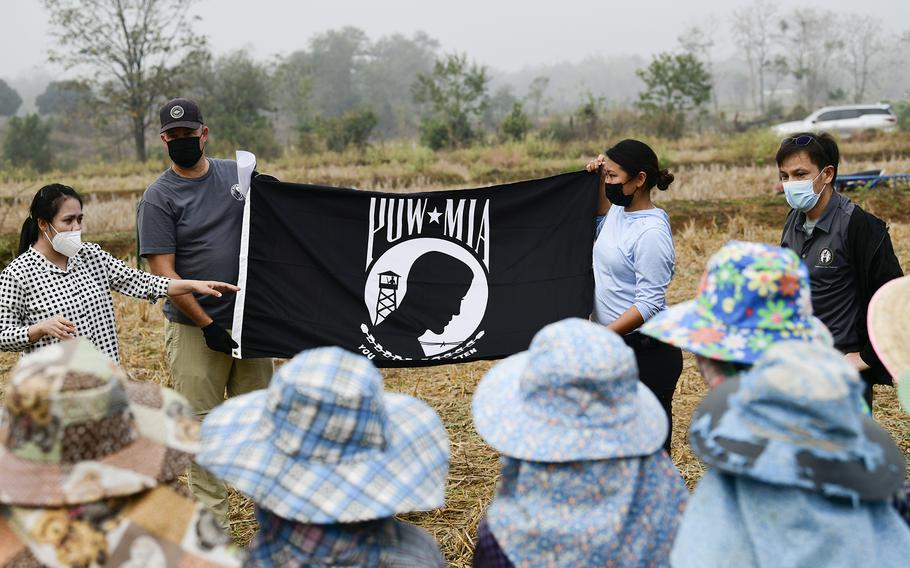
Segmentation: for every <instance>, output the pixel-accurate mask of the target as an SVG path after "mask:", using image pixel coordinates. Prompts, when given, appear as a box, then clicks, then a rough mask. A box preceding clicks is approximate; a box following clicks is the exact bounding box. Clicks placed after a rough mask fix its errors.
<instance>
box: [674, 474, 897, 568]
mask: <svg viewBox="0 0 910 568" xmlns="http://www.w3.org/2000/svg"><path fill="white" fill-rule="evenodd" d="M908 558H910V530H907V526H906V525H905V524H904V522H903V521H902V520H901V518H900V516H899V515H898V514H897V511H896V510H895V509H894V508H893V507H892V506H891V504H890V503H888V502H886V501H861V502H859V503H851V502H850V501H848V500H844V499H829V498H827V497H825V496H824V495H820V494H818V493H813V492H811V491H805V490H803V489H798V488H796V487H781V486H779V485H770V484H767V483H762V482H760V481H755V480H752V479H749V478H747V477H741V476H735V475H727V474H723V473H721V472H719V471H713V470H712V471H708V472H706V473H705V475H704V476H702V478H701V480H700V481H699V482H698V487H697V488H696V489H695V493H694V494H692V496H691V497H689V503H688V504H687V505H686V512H685V513H684V514H683V517H682V522H680V525H679V531H678V533H677V535H676V540H674V542H673V551H672V552H671V553H670V564H669V565H670V566H673V568H704V567H705V566H736V567H750V568H781V567H784V566H787V567H797V566H824V567H825V568H856V567H859V566H864V567H865V566H906V565H907V559H908Z"/></svg>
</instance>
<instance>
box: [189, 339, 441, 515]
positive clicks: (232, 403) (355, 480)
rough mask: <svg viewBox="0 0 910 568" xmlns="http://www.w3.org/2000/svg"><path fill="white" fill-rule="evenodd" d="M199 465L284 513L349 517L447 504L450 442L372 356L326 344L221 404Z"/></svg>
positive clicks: (209, 423) (205, 435)
mask: <svg viewBox="0 0 910 568" xmlns="http://www.w3.org/2000/svg"><path fill="white" fill-rule="evenodd" d="M196 461H197V462H198V463H199V464H200V465H201V466H203V467H205V468H206V469H208V470H209V471H211V472H212V473H213V474H215V475H217V476H218V477H221V478H222V479H224V480H225V481H227V482H228V483H230V484H231V485H233V486H235V487H236V488H237V489H238V490H240V491H241V492H243V493H245V494H246V495H248V496H249V497H250V498H251V499H252V500H253V501H254V502H255V503H256V504H257V505H259V506H260V507H262V508H264V509H267V510H268V511H271V512H272V513H274V514H275V515H278V516H279V517H281V518H284V519H288V520H292V521H298V522H302V523H313V524H331V523H348V522H358V521H367V520H373V519H381V518H385V517H391V516H393V515H396V514H399V513H409V512H413V511H425V510H429V509H435V508H437V507H441V506H442V505H443V501H444V498H443V492H444V488H445V479H446V474H447V473H448V468H449V441H448V437H447V435H446V431H445V428H444V427H443V425H442V421H441V420H440V419H439V416H438V415H437V414H436V412H435V411H434V410H433V409H432V408H430V407H429V406H427V404H426V403H424V402H422V401H420V400H418V399H416V398H414V397H411V396H407V395H403V394H397V393H388V392H383V388H382V376H381V375H380V374H379V371H378V370H377V369H376V367H374V366H373V364H372V363H370V362H369V360H367V359H366V358H365V357H361V356H360V355H355V354H353V353H350V352H347V351H344V350H343V349H340V348H338V347H324V348H319V349H312V350H309V351H304V352H303V353H300V354H298V355H297V356H296V357H294V358H293V359H292V360H291V361H289V362H288V363H286V364H284V365H283V366H282V367H281V368H280V369H279V370H278V371H277V372H276V373H275V376H273V377H272V382H271V384H270V385H269V388H268V389H263V390H259V391H255V392H252V393H249V394H245V395H242V396H238V397H235V398H232V399H230V400H228V401H227V402H225V403H224V404H222V405H221V406H219V407H217V408H216V409H215V410H213V411H212V412H211V413H210V414H209V415H208V416H207V417H206V419H205V421H204V422H203V424H202V451H201V452H200V453H199V454H198V455H197V456H196Z"/></svg>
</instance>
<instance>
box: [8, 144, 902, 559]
mask: <svg viewBox="0 0 910 568" xmlns="http://www.w3.org/2000/svg"><path fill="white" fill-rule="evenodd" d="M500 152H501V153H502V154H503V156H500V157H499V158H497V159H498V160H499V161H498V162H497V166H496V167H497V168H498V167H502V168H503V170H504V171H507V170H508V168H509V165H516V163H515V162H513V161H512V159H511V158H510V157H509V156H508V154H509V149H508V148H506V149H503V150H500ZM697 152H698V150H697V149H696V150H692V151H691V153H692V154H693V155H695V154H697ZM519 157H522V158H526V157H527V156H519ZM427 159H428V160H434V162H433V163H434V164H435V165H434V166H433V167H434V168H435V169H434V171H436V170H442V169H445V167H448V168H449V170H450V172H451V173H452V175H453V178H452V179H449V180H448V183H444V182H440V181H438V180H439V177H438V176H437V177H434V178H433V179H434V180H436V181H428V180H429V177H427V178H420V177H419V176H415V177H409V178H408V179H407V181H405V180H404V178H400V179H398V178H395V176H394V175H392V176H391V177H386V178H384V180H380V175H379V173H377V170H372V171H369V169H370V168H369V166H367V165H344V164H337V163H336V164H334V165H327V166H317V165H315V164H310V165H307V166H305V167H301V168H300V170H299V171H298V169H297V167H292V166H291V165H290V164H286V163H279V165H280V166H281V167H278V168H275V173H277V174H278V175H279V176H280V177H282V178H284V179H288V180H306V181H311V182H320V183H343V184H346V185H356V186H360V187H369V188H377V189H394V190H412V189H418V188H419V189H436V188H440V187H458V186H461V187H464V186H466V185H475V184H476V185H483V184H485V183H493V182H494V181H497V180H493V179H486V178H483V177H482V176H475V175H472V174H471V168H470V166H468V165H466V164H465V163H463V162H461V161H459V162H453V163H452V164H451V165H450V166H445V167H444V166H443V165H440V164H438V163H437V162H436V161H435V160H436V158H434V157H433V156H432V155H430V157H428V158H427ZM516 159H517V157H516ZM689 161H690V164H689V165H685V166H680V167H678V168H677V169H676V171H677V174H678V175H677V180H678V184H674V186H673V187H672V189H671V191H670V192H667V193H666V194H661V195H658V196H657V197H658V198H659V200H660V203H661V205H662V206H663V207H664V208H666V210H667V211H668V212H669V213H670V214H671V218H672V221H673V226H674V233H675V236H674V238H675V244H676V253H677V270H676V275H675V278H674V280H673V282H672V285H671V287H670V290H669V293H668V296H669V298H668V299H669V302H670V303H671V304H675V303H678V302H681V301H684V300H687V299H689V298H691V297H692V295H693V291H694V289H695V286H696V283H697V281H698V278H699V277H700V275H701V273H702V271H703V269H704V265H705V262H706V261H707V259H708V257H709V256H710V254H711V253H712V252H713V251H715V250H716V249H718V248H719V247H720V246H721V245H722V244H723V243H724V242H726V241H727V240H729V239H742V240H752V241H764V242H769V243H776V242H777V241H778V239H779V235H780V227H781V226H782V224H783V220H784V216H785V214H786V205H785V204H784V203H783V199H782V198H780V197H772V196H770V195H769V194H770V188H771V186H772V185H773V183H774V180H775V175H774V169H773V168H771V167H769V166H767V165H760V166H749V165H724V166H709V165H705V164H703V163H697V162H698V160H695V159H691V160H689ZM556 162H558V163H556ZM847 162H848V163H847V165H846V166H844V168H842V171H847V170H848V169H854V168H855V169H862V168H865V167H867V166H869V165H872V162H871V160H869V159H866V158H863V157H859V158H851V157H848V158H847ZM882 163H883V162H881V161H876V162H875V164H877V165H879V166H881V164H882ZM886 163H887V168H888V169H889V170H891V171H896V170H898V169H903V170H904V171H907V170H910V160H908V159H907V158H895V159H891V160H888V161H887V162H886ZM581 164H582V161H581V159H576V158H573V159H559V160H557V159H553V163H551V164H548V165H547V166H546V168H552V171H550V170H547V171H546V172H540V171H536V170H535V171H536V173H556V172H558V171H565V170H568V169H576V166H577V167H580V165H581ZM395 167H397V168H401V166H400V165H396V166H395ZM390 168H391V166H390ZM487 169H488V170H489V169H492V168H489V167H488V168H487ZM380 170H381V168H380ZM516 170H517V173H515V172H513V177H512V179H516V178H521V177H525V176H523V175H522V168H521V167H516ZM386 173H392V172H386ZM437 173H438V171H437ZM80 175H82V174H80ZM434 176H436V174H434ZM0 177H2V176H0ZM117 177H118V178H119V179H118V182H123V181H124V178H128V179H129V180H130V181H129V183H130V184H131V185H127V186H124V185H121V186H120V187H119V188H118V189H110V188H113V182H110V179H107V178H104V177H103V175H101V177H99V178H98V180H97V183H92V182H91V181H90V178H88V177H85V178H78V176H76V177H74V178H73V179H70V180H69V181H70V182H71V183H74V184H75V185H76V187H77V189H80V190H88V192H92V191H97V192H98V193H99V195H98V196H93V197H90V198H89V200H88V202H87V205H86V216H87V226H88V232H89V237H88V238H91V234H96V235H99V234H102V233H104V234H107V233H120V234H121V235H123V234H126V235H127V236H128V235H129V232H130V231H132V230H133V218H134V213H133V212H134V210H135V209H134V208H135V195H123V196H120V197H114V198H113V199H105V198H103V196H100V194H103V193H104V192H105V191H108V192H114V193H117V192H118V191H122V190H124V189H135V188H141V187H144V185H145V184H147V183H148V182H149V181H150V179H151V177H150V174H149V173H148V172H147V171H138V170H137V171H135V172H127V175H126V176H117ZM106 179H107V181H105V180H106ZM396 179H398V181H395V180H396ZM424 181H426V182H427V183H426V184H424V183H423V182H424ZM77 182H78V183H77ZM109 182H110V184H109V185H108V186H107V187H109V189H107V190H105V189H104V187H105V184H108V183H109ZM371 182H379V183H371ZM40 183H42V180H34V179H32V180H28V181H11V180H10V179H9V178H7V179H6V181H0V195H3V196H7V197H13V196H14V195H19V196H20V197H21V196H23V195H26V194H30V193H31V192H32V191H34V188H35V187H37V186H38V185H40ZM23 188H28V189H27V190H26V189H23ZM655 193H657V192H655ZM855 198H856V199H857V200H858V201H860V202H861V203H863V205H864V206H865V207H866V208H867V209H869V210H871V211H873V212H875V213H876V214H878V215H880V216H882V217H883V218H885V219H887V220H888V221H889V222H890V223H891V234H892V238H893V240H894V242H895V245H896V249H897V252H898V256H899V257H900V259H901V262H902V265H903V266H904V268H905V270H906V269H907V268H908V267H910V192H908V191H907V190H883V191H876V192H867V193H866V194H864V195H859V196H855ZM24 208H25V205H24V204H23V203H22V201H21V200H20V201H16V200H15V199H13V200H11V201H10V200H8V201H7V203H6V204H5V206H4V207H3V208H0V233H3V234H7V235H8V234H10V233H12V232H14V231H17V230H18V227H19V223H21V220H22V218H23V211H24ZM101 241H102V242H104V241H103V239H102V240H101ZM128 250H129V249H128V247H127V248H125V249H122V250H120V251H119V252H120V253H121V254H123V253H125V252H127V251H128ZM116 309H117V319H118V328H119V335H120V344H121V351H122V354H123V359H124V365H125V367H126V369H127V371H128V372H129V373H130V374H131V375H132V376H133V377H134V378H136V379H139V380H149V381H154V382H157V383H160V384H164V385H167V384H168V382H169V378H168V373H167V370H166V365H165V359H164V355H163V329H164V320H163V317H162V315H161V311H160V309H159V308H158V307H150V306H149V305H148V304H146V303H144V302H141V301H137V300H132V299H128V298H122V297H119V296H118V297H117V298H116ZM16 359H17V355H16V354H12V353H5V354H0V387H2V383H3V382H4V378H5V376H7V374H8V370H9V369H10V368H11V366H12V365H14V364H15V361H16ZM491 365H492V363H489V362H480V363H470V364H462V365H450V366H442V367H434V368H429V369H395V370H387V371H385V372H384V376H385V379H386V388H388V389H390V390H395V391H400V392H405V393H408V394H412V395H414V396H417V397H420V398H422V399H423V400H425V401H427V402H428V403H429V404H431V405H432V406H433V407H434V408H435V409H436V410H437V411H438V412H439V414H440V415H441V416H442V418H443V421H444V423H445V425H446V428H447V429H448V432H449V436H450V439H451V447H452V456H451V467H450V473H449V478H448V487H447V492H446V495H447V499H446V506H445V507H444V508H443V509H440V510H437V511H433V512H429V513H423V514H415V515H409V516H408V518H409V519H411V520H413V521H415V522H416V523H418V524H420V525H421V526H424V527H426V528H427V529H428V530H429V531H430V532H431V533H433V534H434V536H435V537H436V538H437V540H438V541H439V543H440V545H441V547H442V550H443V553H444V554H445V556H446V558H447V559H448V561H449V564H450V565H451V566H459V567H461V566H470V559H471V554H472V549H473V546H472V542H473V539H474V530H475V527H476V524H477V521H478V520H479V518H480V516H481V515H482V514H483V512H484V509H485V507H486V504H487V503H488V502H489V500H490V498H491V496H492V492H493V488H494V485H495V481H496V478H497V475H498V460H497V456H496V454H495V452H494V451H493V450H492V449H491V448H489V447H488V446H486V445H485V444H484V443H483V441H482V440H480V438H479V437H478V436H477V434H476V432H475V431H474V429H473V426H472V421H471V413H470V401H471V395H472V393H473V392H474V388H475V387H476V385H477V383H478V381H479V380H480V378H481V377H482V376H483V374H484V372H485V371H486V370H487V369H488V368H489V367H490V366H491ZM705 392H706V389H705V387H704V385H703V383H702V381H701V379H700V377H699V375H698V372H697V370H696V368H695V366H694V360H693V359H692V357H691V356H689V355H687V356H686V359H685V366H684V370H683V376H682V378H681V380H680V382H679V385H678V388H677V391H676V395H675V403H674V411H675V416H674V424H673V433H672V436H673V439H672V443H673V455H672V457H673V460H674V462H675V463H676V464H677V466H678V467H679V470H680V472H681V474H682V476H683V477H684V479H685V480H686V482H687V483H688V485H689V486H690V487H694V486H695V485H696V483H697V481H698V479H699V477H700V476H701V474H702V472H703V468H702V466H701V464H700V463H699V462H698V460H697V459H696V458H695V457H694V456H693V454H692V453H691V452H690V450H689V447H688V445H687V442H686V432H687V428H688V423H689V418H690V416H691V413H692V411H693V410H694V408H695V407H696V405H697V404H698V402H699V400H700V399H701V397H702V396H703V395H704V394H705ZM874 414H875V417H876V419H877V420H879V421H880V422H881V423H882V424H883V425H884V426H885V427H886V428H887V429H888V430H889V431H890V432H891V434H892V435H893V436H894V437H895V439H896V440H897V441H898V443H899V444H900V446H901V448H902V449H903V451H904V452H905V454H906V455H908V456H910V428H908V422H907V416H906V415H904V414H902V413H901V411H900V409H899V408H898V406H897V403H896V400H895V397H894V393H893V389H891V388H890V387H877V390H876V398H875V407H874ZM231 519H232V531H233V536H234V537H235V540H236V541H237V542H238V543H245V542H246V541H248V540H249V538H250V537H251V536H252V534H253V533H254V532H255V530H256V525H255V521H254V520H253V518H252V510H251V506H250V504H249V502H248V501H246V500H245V499H244V498H242V497H241V496H239V495H234V496H233V498H232V509H231Z"/></svg>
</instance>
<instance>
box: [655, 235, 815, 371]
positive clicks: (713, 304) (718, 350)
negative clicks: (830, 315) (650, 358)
mask: <svg viewBox="0 0 910 568" xmlns="http://www.w3.org/2000/svg"><path fill="white" fill-rule="evenodd" d="M640 331H641V333H643V334H645V335H650V336H651V337H654V338H655V339H658V340H660V341H663V342H664V343H669V344H671V345H675V346H677V347H680V348H682V349H685V350H686V351H691V352H693V353H697V354H698V355H702V356H704V357H708V358H711V359H717V360H721V361H735V362H738V363H754V362H755V360H756V359H758V357H760V356H761V354H762V353H764V352H765V351H766V350H767V349H768V348H769V347H771V346H772V345H773V344H774V343H776V342H778V341H785V340H794V339H795V340H804V341H820V342H822V343H823V344H825V345H832V344H833V340H832V338H831V334H830V333H829V332H828V330H827V328H825V326H824V324H822V323H821V321H820V320H818V319H817V318H815V317H814V316H813V315H812V301H811V297H810V292H809V271H808V270H807V269H806V267H805V266H804V265H803V263H802V262H800V260H799V257H798V256H797V255H796V253H794V252H793V251H791V250H789V249H784V248H780V247H775V246H771V245H765V244H759V243H747V242H741V241H730V242H728V243H727V244H725V245H724V246H723V247H722V248H721V249H720V250H719V251H718V252H716V253H715V254H714V255H713V256H712V257H711V259H710V260H709V261H708V269H707V271H706V272H705V274H704V276H703V277H702V280H701V284H699V287H698V295H697V297H696V299H695V300H693V301H689V302H684V303H682V304H677V305H675V306H673V307H671V308H669V309H667V310H664V311H663V312H661V313H659V314H657V315H655V316H654V317H652V318H651V319H650V320H648V321H647V322H645V324H644V325H643V326H642V327H641V329H640Z"/></svg>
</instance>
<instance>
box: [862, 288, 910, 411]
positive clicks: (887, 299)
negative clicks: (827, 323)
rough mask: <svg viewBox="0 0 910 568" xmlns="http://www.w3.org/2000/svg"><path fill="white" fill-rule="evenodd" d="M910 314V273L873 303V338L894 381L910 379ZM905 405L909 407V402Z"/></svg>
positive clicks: (883, 290) (870, 321) (882, 290)
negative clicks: (909, 324)
mask: <svg viewBox="0 0 910 568" xmlns="http://www.w3.org/2000/svg"><path fill="white" fill-rule="evenodd" d="M908 317H910V276H904V277H902V278H896V279H894V280H891V281H890V282H888V283H887V284H885V285H884V286H882V287H881V288H879V289H878V291H877V292H876V293H875V295H874V296H872V301H871V302H870V303H869V313H868V324H869V325H868V327H869V340H870V341H871V342H872V347H873V348H874V349H875V353H876V354H877V355H878V357H879V359H881V361H882V364H883V365H884V366H885V368H886V369H888V373H890V374H891V376H892V377H894V384H895V385H900V384H902V383H904V382H910V341H908V339H907V332H906V328H905V327H904V326H906V325H907V318H908ZM905 408H908V407H907V406H906V405H905Z"/></svg>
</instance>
